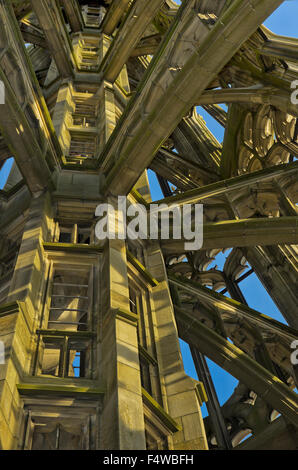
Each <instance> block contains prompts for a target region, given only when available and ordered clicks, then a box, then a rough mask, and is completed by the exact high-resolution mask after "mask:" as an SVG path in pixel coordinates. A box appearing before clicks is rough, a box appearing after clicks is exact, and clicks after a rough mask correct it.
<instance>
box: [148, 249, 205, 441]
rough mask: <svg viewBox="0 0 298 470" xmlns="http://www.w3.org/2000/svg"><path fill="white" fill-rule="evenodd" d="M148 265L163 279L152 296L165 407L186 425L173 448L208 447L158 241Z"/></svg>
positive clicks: (180, 422)
mask: <svg viewBox="0 0 298 470" xmlns="http://www.w3.org/2000/svg"><path fill="white" fill-rule="evenodd" d="M147 268H148V269H149V271H150V273H151V275H152V276H154V277H155V278H156V279H157V280H158V281H159V285H158V286H156V287H155V288H154V290H153V293H152V297H153V302H154V310H155V321H156V327H157V332H158V338H157V341H156V348H157V357H158V363H159V370H160V374H161V380H162V381H163V383H164V387H163V389H164V397H163V399H164V408H165V410H166V411H167V412H168V413H169V414H170V416H171V417H172V418H173V419H175V421H176V422H177V423H178V424H180V426H181V427H182V430H181V431H179V432H177V433H175V434H174V435H173V448H174V449H176V450H178V449H180V450H184V449H185V450H186V449H201V450H203V449H207V448H208V444H207V439H206V434H205V429H204V424H203V419H202V414H201V409H200V405H199V400H198V397H197V394H196V388H195V387H196V381H195V380H193V379H192V378H190V377H189V376H188V375H186V373H185V372H184V367H183V362H182V356H181V352H180V345H179V339H178V332H177V326H176V321H175V316H174V311H173V305H172V301H171V295H170V291H169V286H168V282H167V276H166V270H165V265H164V260H163V256H162V253H161V250H160V248H159V246H158V244H152V246H151V247H149V249H148V251H147Z"/></svg>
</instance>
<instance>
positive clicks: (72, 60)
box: [0, 0, 298, 450]
mask: <svg viewBox="0 0 298 470" xmlns="http://www.w3.org/2000/svg"><path fill="white" fill-rule="evenodd" d="M281 3H282V1H281V0H249V1H248V0H216V1H214V0H188V1H183V2H182V5H181V7H178V5H176V3H175V2H174V1H172V0H150V1H148V0H133V1H131V0H106V1H103V0H102V1H100V0H98V1H79V0H30V1H14V0H9V1H6V0H5V1H4V0H0V80H1V82H0V83H3V84H4V87H5V104H4V105H1V106H0V130H1V134H0V169H1V167H2V166H3V165H4V163H5V161H6V160H7V159H9V158H11V157H13V158H14V163H13V167H12V170H11V172H10V175H9V178H8V180H7V183H6V185H5V187H4V189H3V190H1V191H0V234H1V237H0V341H2V343H3V344H4V345H5V364H4V365H0V449H122V450H127V449H148V450H149V449H191V450H193V449H207V448H209V449H213V448H216V449H232V448H237V449H295V448H297V442H298V433H297V426H298V414H297V409H298V401H297V395H296V393H295V391H294V389H295V387H297V385H298V373H297V370H298V369H297V367H298V366H297V364H295V363H293V361H291V355H292V354H293V349H292V348H291V345H292V344H293V342H294V341H296V340H297V338H298V316H297V292H298V290H297V245H296V244H297V199H298V197H297V194H298V193H297V162H296V161H295V160H296V156H297V150H298V145H297V136H298V123H297V115H298V107H297V104H296V103H295V102H294V101H293V100H291V95H292V94H293V93H294V92H295V90H294V89H293V86H292V84H293V82H295V81H296V80H297V79H298V72H297V70H298V69H297V61H298V56H297V50H298V41H297V39H292V38H286V37H281V36H277V35H276V34H274V33H273V32H271V31H269V30H268V29H267V28H265V27H264V26H262V23H263V22H264V20H265V19H266V18H267V17H268V16H269V15H270V14H271V13H272V12H273V11H274V10H275V9H276V8H277V7H278V6H279V5H280V4H281ZM223 103H225V104H226V105H227V111H226V108H225V107H223V106H222V105H221V104H223ZM197 106H202V107H203V108H204V109H205V110H206V111H207V112H208V113H209V114H210V115H211V116H212V117H213V118H214V119H216V120H217V121H218V122H219V123H220V124H221V125H222V126H223V127H224V128H225V136H224V141H223V144H220V143H219V142H218V141H217V140H216V138H215V137H214V136H213V134H212V133H211V132H210V130H209V129H208V128H207V126H206V124H205V122H204V120H203V119H202V117H201V116H200V115H199V114H198V112H197V110H196V107H197ZM147 169H151V170H153V171H154V172H156V174H157V177H158V180H159V183H160V186H161V188H162V191H163V194H164V199H163V200H162V201H158V202H159V203H165V204H168V205H171V204H175V205H177V206H178V207H180V208H182V207H183V205H184V204H203V206H204V240H203V245H202V247H201V248H200V249H199V250H193V251H186V250H185V240H183V239H181V240H177V239H175V238H172V239H170V240H163V239H161V238H158V239H156V240H142V239H138V240H123V239H121V238H120V239H117V238H116V239H110V240H105V241H104V242H102V243H98V242H97V241H96V239H95V236H94V232H95V224H96V216H95V210H96V207H97V206H98V205H99V204H111V205H112V206H113V207H114V208H115V213H116V218H117V217H119V213H118V212H117V199H118V196H125V197H126V198H127V204H128V206H130V205H132V204H137V203H138V204H142V205H143V206H145V207H146V210H149V206H150V202H151V196H150V189H149V185H148V179H147V172H146V171H147ZM228 248H230V249H231V250H230V252H229V254H228V256H227V257H226V262H225V264H224V267H223V268H222V269H219V268H211V267H210V266H209V265H210V264H211V262H212V261H213V260H214V258H215V256H216V255H217V254H218V253H221V252H222V251H223V250H225V249H228ZM247 263H249V270H247V269H248V264H247ZM252 272H254V273H256V275H257V276H258V278H259V280H260V281H261V283H262V284H263V286H264V287H265V289H266V290H267V291H268V293H269V294H270V295H271V297H272V299H273V300H274V302H275V303H276V305H277V306H278V308H279V310H280V312H281V313H282V315H283V316H284V318H285V319H286V322H287V323H288V326H287V325H285V324H282V323H279V322H278V321H276V320H274V319H272V318H271V317H270V312H267V311H266V312H262V313H260V312H257V311H255V310H253V309H251V308H250V307H249V306H248V305H247V303H246V300H245V298H244V296H243V293H242V291H241V285H240V282H241V280H243V279H244V278H245V277H247V276H248V275H249V274H251V273H252ZM206 286H208V287H209V288H206ZM225 293H228V294H229V297H228V296H225V295H224V294H225ZM179 338H181V339H183V340H184V341H186V342H187V343H188V344H189V345H190V349H191V353H192V356H193V360H194V364H195V367H196V370H197V373H198V377H199V380H200V381H196V380H194V379H192V378H190V377H189V376H188V375H187V374H186V373H185V371H184V367H183V363H182V357H181V352H180V347H179ZM206 357H208V358H210V359H212V360H213V361H214V362H215V363H217V364H218V365H219V366H221V367H222V368H223V369H225V370H226V371H228V372H229V373H231V374H232V375H233V376H234V377H235V378H236V379H238V380H239V385H238V386H237V388H236V389H235V391H234V393H233V394H232V396H231V397H230V399H229V400H228V401H227V402H226V403H225V404H224V405H223V406H220V404H219V401H218V398H217V393H216V390H215V387H214V384H213V383H212V380H211V377H210V374H209V370H208V366H207V362H206ZM295 357H296V356H295ZM294 362H295V361H294ZM204 402H206V405H207V408H208V416H207V417H206V418H205V419H203V418H202V414H201V406H202V404H203V403H204ZM250 434H251V437H250V438H249V439H247V440H245V441H243V439H244V438H245V437H247V436H248V435H250ZM242 441H243V442H242Z"/></svg>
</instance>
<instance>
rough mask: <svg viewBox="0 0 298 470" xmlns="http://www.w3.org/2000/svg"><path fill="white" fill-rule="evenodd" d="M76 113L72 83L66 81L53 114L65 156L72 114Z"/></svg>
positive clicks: (68, 142) (68, 144)
mask: <svg viewBox="0 0 298 470" xmlns="http://www.w3.org/2000/svg"><path fill="white" fill-rule="evenodd" d="M74 111H75V103H74V100H73V93H72V86H71V82H69V81H65V82H64V83H63V84H62V86H61V88H60V90H59V92H58V96H57V101H56V105H55V109H54V114H53V124H54V128H55V131H56V134H57V138H58V140H59V143H60V145H61V149H62V153H63V155H67V154H68V151H69V147H70V141H71V136H70V133H69V130H68V128H69V127H70V126H71V125H72V114H73V113H74Z"/></svg>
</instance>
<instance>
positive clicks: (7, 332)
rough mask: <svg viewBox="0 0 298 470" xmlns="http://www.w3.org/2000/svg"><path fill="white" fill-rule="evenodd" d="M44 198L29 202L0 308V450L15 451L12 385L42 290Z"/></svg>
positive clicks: (21, 371) (27, 361)
mask: <svg viewBox="0 0 298 470" xmlns="http://www.w3.org/2000/svg"><path fill="white" fill-rule="evenodd" d="M50 213H51V206H50V200H49V198H48V197H47V195H45V194H44V195H41V196H40V197H39V198H37V199H32V203H31V207H30V210H29V214H28V219H27V223H26V225H25V229H24V233H23V238H22V243H21V247H20V251H19V254H18V258H17V262H16V266H15V271H14V274H13V278H12V281H11V286H10V293H9V296H8V303H7V304H6V305H4V306H1V307H0V341H2V342H3V343H4V346H5V363H4V364H3V365H0V449H1V448H2V449H6V450H9V449H16V448H17V446H18V441H19V438H20V436H19V431H20V422H21V412H22V403H21V400H20V397H19V394H18V391H17V387H16V385H17V384H18V383H20V382H21V380H22V377H23V376H24V375H26V374H29V373H30V366H31V359H32V357H33V354H34V348H35V343H34V341H32V337H33V335H34V333H35V328H36V322H37V320H38V316H39V312H40V301H41V299H42V294H43V290H44V268H45V261H44V255H43V247H42V241H43V240H45V239H46V236H47V233H48V231H49V229H50V225H51V218H50Z"/></svg>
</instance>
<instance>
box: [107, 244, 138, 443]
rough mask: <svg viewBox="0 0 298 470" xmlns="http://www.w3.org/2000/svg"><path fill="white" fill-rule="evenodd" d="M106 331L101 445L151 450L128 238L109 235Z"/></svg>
mask: <svg viewBox="0 0 298 470" xmlns="http://www.w3.org/2000/svg"><path fill="white" fill-rule="evenodd" d="M101 299H102V332H101V335H100V336H101V344H100V346H99V349H100V350H101V355H102V360H101V364H102V377H103V380H104V383H105V384H106V394H105V398H104V404H103V411H102V416H101V427H100V435H101V443H100V448H101V449H120V450H138V449H146V441H145V423H144V414H143V401H142V389H141V379H140V366H139V354H138V339H137V318H138V317H137V315H135V314H133V313H132V312H130V304H129V290H128V277H127V259H126V246H125V241H124V240H107V241H106V244H105V248H104V254H103V265H102V287H101Z"/></svg>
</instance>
